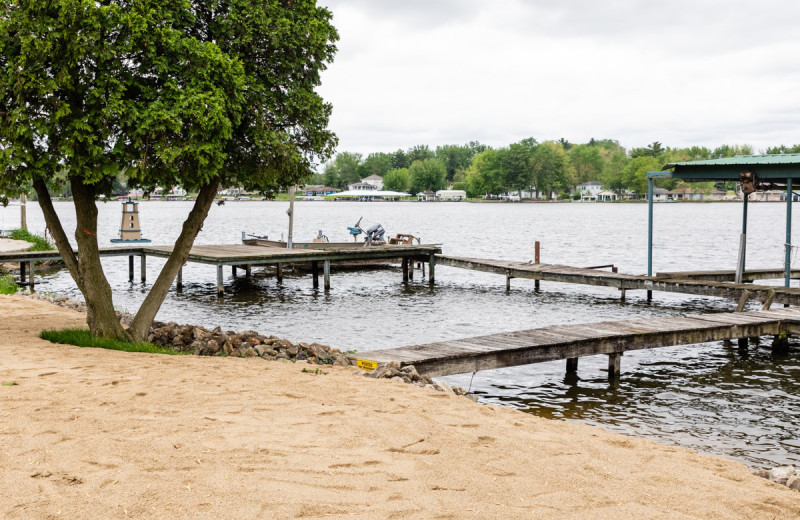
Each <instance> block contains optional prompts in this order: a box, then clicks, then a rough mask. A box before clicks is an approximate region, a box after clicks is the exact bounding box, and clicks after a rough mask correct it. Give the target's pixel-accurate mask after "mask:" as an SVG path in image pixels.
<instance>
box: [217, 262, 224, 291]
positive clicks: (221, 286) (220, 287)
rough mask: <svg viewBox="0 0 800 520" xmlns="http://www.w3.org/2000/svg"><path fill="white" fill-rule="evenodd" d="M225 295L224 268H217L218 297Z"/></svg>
mask: <svg viewBox="0 0 800 520" xmlns="http://www.w3.org/2000/svg"><path fill="white" fill-rule="evenodd" d="M223 294H225V287H224V286H223V285H222V266H221V265H218V266H217V296H222V295H223Z"/></svg>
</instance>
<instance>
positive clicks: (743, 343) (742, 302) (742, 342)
mask: <svg viewBox="0 0 800 520" xmlns="http://www.w3.org/2000/svg"><path fill="white" fill-rule="evenodd" d="M750 296H752V293H751V292H750V291H742V296H741V297H740V298H739V303H738V305H736V310H735V311H734V312H742V311H744V308H745V306H747V300H749V299H750ZM738 343H739V348H740V349H746V348H747V345H748V344H749V341H748V339H747V338H739V341H738Z"/></svg>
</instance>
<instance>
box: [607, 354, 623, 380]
mask: <svg viewBox="0 0 800 520" xmlns="http://www.w3.org/2000/svg"><path fill="white" fill-rule="evenodd" d="M621 359H622V352H615V353H614V354H609V355H608V378H609V379H616V378H618V377H619V372H620V360H621Z"/></svg>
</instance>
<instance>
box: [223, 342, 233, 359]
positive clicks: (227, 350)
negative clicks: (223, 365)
mask: <svg viewBox="0 0 800 520" xmlns="http://www.w3.org/2000/svg"><path fill="white" fill-rule="evenodd" d="M222 350H223V352H225V355H226V356H230V355H231V354H233V350H234V346H233V342H232V341H226V342H225V344H224V345H222Z"/></svg>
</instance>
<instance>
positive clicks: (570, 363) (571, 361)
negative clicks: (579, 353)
mask: <svg viewBox="0 0 800 520" xmlns="http://www.w3.org/2000/svg"><path fill="white" fill-rule="evenodd" d="M577 371H578V358H576V357H571V358H567V372H577Z"/></svg>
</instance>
